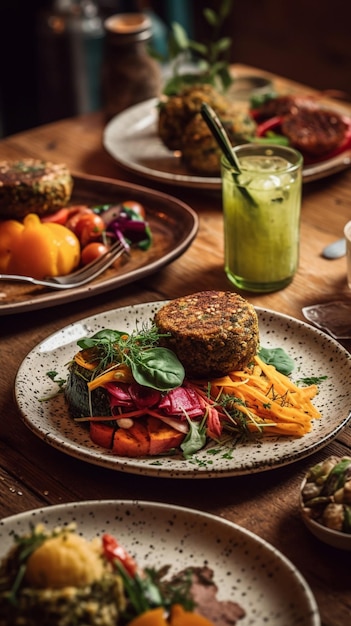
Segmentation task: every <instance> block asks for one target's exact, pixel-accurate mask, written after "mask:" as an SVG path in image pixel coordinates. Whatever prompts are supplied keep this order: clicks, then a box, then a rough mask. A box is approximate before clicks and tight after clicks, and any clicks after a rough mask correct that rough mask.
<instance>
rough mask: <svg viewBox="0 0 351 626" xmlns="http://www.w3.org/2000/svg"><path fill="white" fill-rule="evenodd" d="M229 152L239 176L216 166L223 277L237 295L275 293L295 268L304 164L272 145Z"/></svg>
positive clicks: (226, 164)
mask: <svg viewBox="0 0 351 626" xmlns="http://www.w3.org/2000/svg"><path fill="white" fill-rule="evenodd" d="M233 150H234V151H235V153H236V157H237V159H238V162H239V165H240V172H239V173H238V172H237V171H236V170H235V169H234V168H233V167H232V166H231V165H230V164H229V162H228V161H227V159H226V158H225V157H222V165H221V172H222V198H223V211H224V244H225V272H226V274H227V276H228V278H229V280H230V281H231V282H232V283H233V284H234V285H235V286H236V287H239V288H241V289H244V290H247V291H253V292H269V291H276V290H278V289H282V288H283V287H285V286H287V285H288V284H289V283H290V282H291V281H292V279H293V276H294V274H295V272H296V269H297V266H298V260H299V235H300V209H301V189H302V164H303V158H302V156H301V154H300V153H299V152H298V151H297V150H294V149H293V148H290V147H286V146H280V145H273V144H272V145H267V144H265V145H263V144H245V145H240V146H236V147H235V148H233Z"/></svg>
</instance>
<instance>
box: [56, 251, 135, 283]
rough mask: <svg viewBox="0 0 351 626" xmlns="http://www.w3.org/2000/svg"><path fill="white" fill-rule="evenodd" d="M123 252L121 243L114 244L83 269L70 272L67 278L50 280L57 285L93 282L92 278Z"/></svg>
mask: <svg viewBox="0 0 351 626" xmlns="http://www.w3.org/2000/svg"><path fill="white" fill-rule="evenodd" d="M124 252H127V249H126V247H125V245H124V244H123V243H122V242H121V241H118V242H116V243H114V244H113V245H112V246H111V248H110V249H109V250H108V251H107V252H105V254H103V255H102V256H100V257H98V258H97V259H95V260H94V261H92V262H91V263H89V264H88V265H86V266H85V267H82V268H81V269H79V270H77V271H76V272H72V274H68V275H67V276H60V277H59V276H56V277H54V278H53V279H52V280H54V281H55V282H57V283H58V284H66V285H76V284H79V285H82V284H84V283H85V282H88V281H90V280H93V279H94V278H96V277H97V276H99V275H100V274H101V273H102V272H103V271H104V270H105V269H106V268H107V267H109V266H110V265H112V263H113V262H114V261H115V260H116V259H117V258H118V257H119V256H121V255H122V254H123V253H124Z"/></svg>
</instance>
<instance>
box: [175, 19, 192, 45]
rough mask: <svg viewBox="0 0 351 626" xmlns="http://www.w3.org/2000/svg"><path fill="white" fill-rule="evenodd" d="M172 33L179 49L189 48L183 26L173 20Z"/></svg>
mask: <svg viewBox="0 0 351 626" xmlns="http://www.w3.org/2000/svg"><path fill="white" fill-rule="evenodd" d="M172 33H173V37H174V40H175V42H176V44H177V45H178V48H179V50H187V49H188V48H189V37H188V34H187V32H186V30H185V28H184V27H183V26H182V25H181V24H179V23H178V22H173V24H172Z"/></svg>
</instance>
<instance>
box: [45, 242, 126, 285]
mask: <svg viewBox="0 0 351 626" xmlns="http://www.w3.org/2000/svg"><path fill="white" fill-rule="evenodd" d="M123 249H125V246H124V245H123V243H122V242H121V241H120V240H117V241H115V242H114V243H113V244H112V245H111V246H110V248H109V249H108V250H107V251H106V252H104V254H102V255H101V256H99V257H97V258H96V259H94V260H93V261H91V262H90V263H88V265H84V266H83V267H80V268H79V269H77V270H75V271H74V272H71V273H70V274H69V275H66V276H65V275H63V276H56V279H65V280H68V279H71V278H76V277H78V276H80V277H83V276H85V275H86V274H87V275H89V276H90V273H91V272H93V271H95V269H96V267H97V266H98V267H100V265H101V264H102V263H105V261H106V260H107V258H108V259H109V258H110V256H111V255H112V254H114V253H115V252H119V250H123Z"/></svg>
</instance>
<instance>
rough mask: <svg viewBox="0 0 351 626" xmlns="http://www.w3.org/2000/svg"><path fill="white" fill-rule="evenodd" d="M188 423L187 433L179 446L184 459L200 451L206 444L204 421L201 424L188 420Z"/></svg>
mask: <svg viewBox="0 0 351 626" xmlns="http://www.w3.org/2000/svg"><path fill="white" fill-rule="evenodd" d="M188 423H189V432H188V434H187V435H186V437H185V439H184V440H183V442H182V443H181V446H180V447H181V449H182V450H183V454H184V456H185V458H189V457H190V456H191V455H192V454H194V453H195V452H197V451H198V450H201V449H202V448H203V447H204V445H205V443H206V427H205V424H204V420H203V421H202V422H195V421H193V420H191V419H188Z"/></svg>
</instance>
